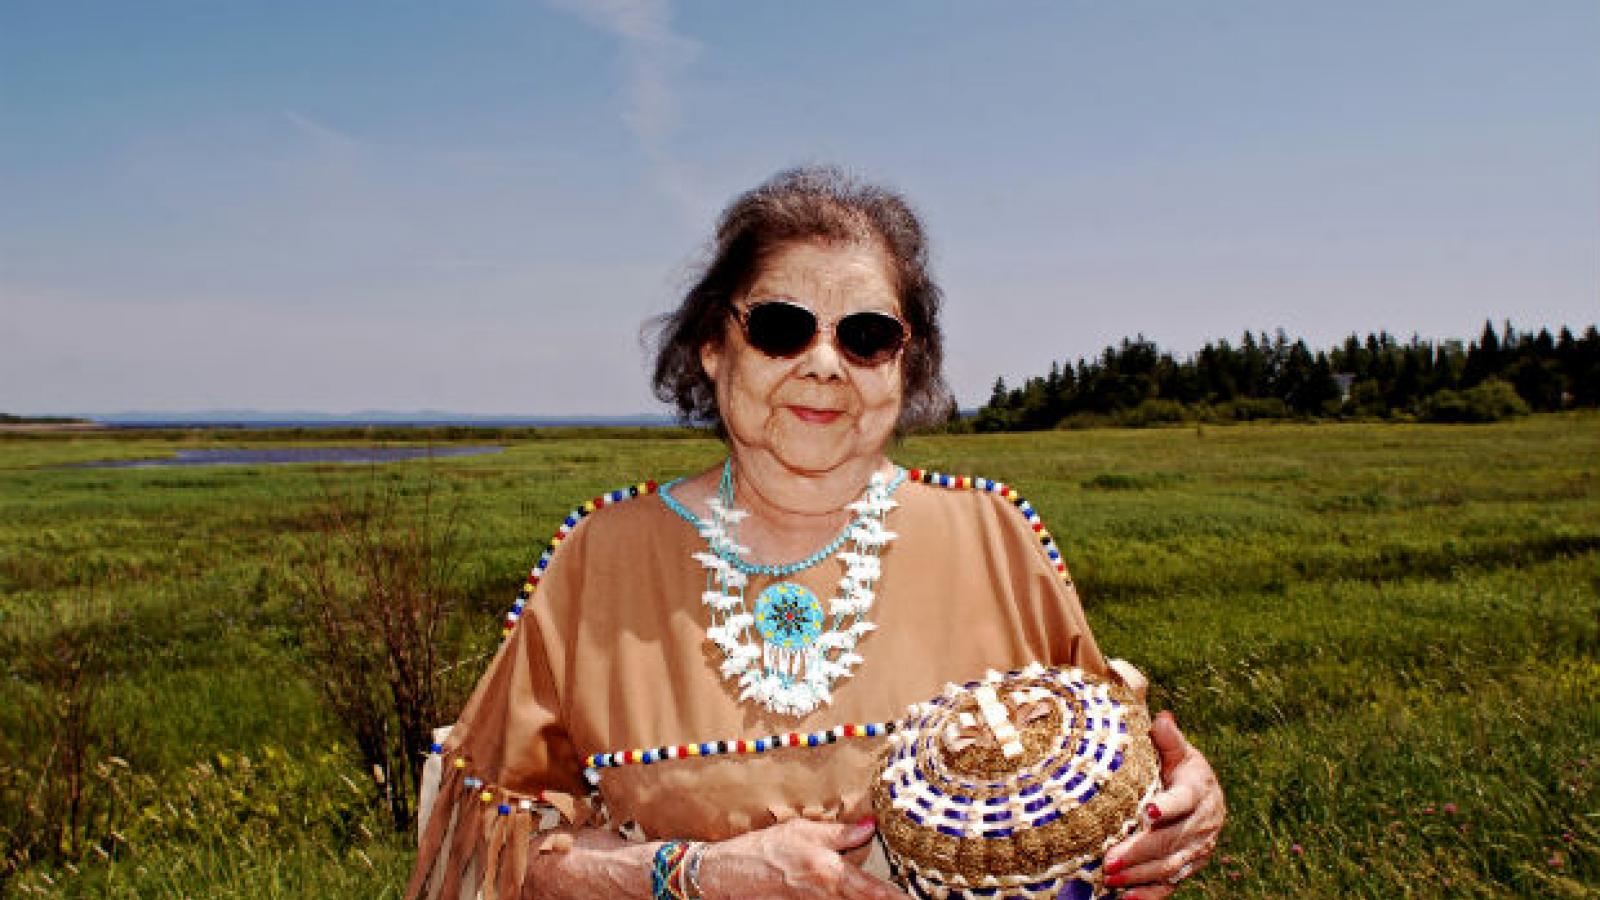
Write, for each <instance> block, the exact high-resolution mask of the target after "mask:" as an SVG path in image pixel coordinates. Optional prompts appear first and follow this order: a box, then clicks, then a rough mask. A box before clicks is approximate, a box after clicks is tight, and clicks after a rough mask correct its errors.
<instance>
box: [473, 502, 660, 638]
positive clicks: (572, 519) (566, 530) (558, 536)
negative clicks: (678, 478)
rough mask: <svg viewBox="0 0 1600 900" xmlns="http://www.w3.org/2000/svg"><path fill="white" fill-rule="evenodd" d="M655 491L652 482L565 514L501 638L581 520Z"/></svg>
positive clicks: (508, 617) (514, 623) (509, 614)
mask: <svg viewBox="0 0 1600 900" xmlns="http://www.w3.org/2000/svg"><path fill="white" fill-rule="evenodd" d="M658 490H660V486H659V485H657V484H656V483H655V481H654V480H650V481H641V482H639V483H638V484H634V485H629V486H628V487H625V488H618V489H617V490H614V491H609V492H607V493H604V494H601V495H600V496H598V497H595V498H594V499H593V500H586V501H584V502H583V503H582V504H580V505H578V506H575V507H573V509H572V512H570V513H567V517H566V519H564V520H562V522H561V525H560V527H558V528H556V533H555V534H554V535H552V536H551V537H550V545H549V546H548V547H546V548H545V551H544V552H543V553H541V554H539V558H538V559H537V560H535V561H534V564H533V568H532V569H531V570H529V572H528V580H527V581H524V582H523V583H522V589H521V590H519V591H517V599H516V602H514V603H512V604H511V609H510V611H509V612H507V613H506V618H505V623H504V625H503V626H502V627H501V629H500V634H501V636H502V637H509V636H510V635H511V629H513V628H515V627H517V620H519V619H521V618H522V611H523V610H524V609H525V608H527V605H528V601H529V600H531V599H532V598H533V594H534V591H537V590H538V589H539V582H540V581H541V580H542V579H543V578H544V572H545V570H546V569H548V568H550V560H551V558H553V557H554V556H555V554H556V548H557V547H560V546H561V542H562V541H564V540H566V539H567V535H569V534H571V533H572V529H574V528H577V527H578V523H579V522H581V521H583V519H584V517H586V516H588V515H589V514H591V513H593V512H594V511H595V510H597V509H599V508H601V507H602V506H612V505H614V504H617V503H622V502H624V501H626V500H632V499H633V498H635V497H641V496H648V495H650V494H654V493H655V492H656V491H658Z"/></svg>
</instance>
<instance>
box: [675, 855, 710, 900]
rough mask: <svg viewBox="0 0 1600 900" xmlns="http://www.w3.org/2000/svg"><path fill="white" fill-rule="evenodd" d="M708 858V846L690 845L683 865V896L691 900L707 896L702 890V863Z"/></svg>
mask: <svg viewBox="0 0 1600 900" xmlns="http://www.w3.org/2000/svg"><path fill="white" fill-rule="evenodd" d="M705 858H706V845H705V844H702V843H699V842H696V843H693V844H690V845H689V850H688V852H687V853H685V854H684V863H683V883H682V884H681V885H680V886H681V887H682V888H683V895H684V896H685V897H689V898H691V900H700V898H702V897H704V896H705V894H704V893H703V892H702V891H701V890H700V861H701V860H703V859H705Z"/></svg>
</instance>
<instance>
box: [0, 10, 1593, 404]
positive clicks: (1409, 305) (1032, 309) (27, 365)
mask: <svg viewBox="0 0 1600 900" xmlns="http://www.w3.org/2000/svg"><path fill="white" fill-rule="evenodd" d="M1596 47H1600V4H1596V3H1594V2H1592V0H1574V2H1561V0H1548V2H1538V3H1526V2H1510V0H1507V2H1474V0H1437V2H1429V3H1423V2H1406V3H1392V2H1384V3H1378V2H1348V3H1340V4H1325V3H1315V4H1313V3H1302V2H1224V0H1218V2H1207V3H1188V2H1177V0H1171V2H1163V3H1150V2H1119V3H1087V2H1072V3H1068V2H1061V3H1005V4H977V3H909V2H902V3H866V4H863V3H808V4H769V3H731V2H730V3H698V4H687V3H681V4H675V3H671V2H666V0H656V2H652V0H605V2H584V0H559V2H547V3H542V2H534V0H523V2H484V3H465V2H464V3H459V4H424V3H393V2H385V3H363V2H344V3H321V2H319V3H299V2H272V3H267V2H256V3H215V2H201V0H196V2H187V3H168V2H146V3H139V4H128V3H112V2H103V3H87V2H84V3H61V2H27V0H10V2H7V3H5V4H4V5H3V6H0V410H5V411H11V412H32V413H41V412H50V411H94V412H106V411H115V410H126V409H147V410H169V411H179V410H192V409H206V408H218V407H228V408H241V407H254V408H260V409H267V410H273V409H278V410H287V409H315V410H324V411H331V412H341V411H351V410H361V409H380V408H381V409H421V408H433V409H447V410H453V411H459V412H483V413H488V412H498V413H520V414H548V415H561V414H582V413H598V414H623V413H634V412H654V411H659V410H660V409H661V407H660V406H659V405H658V404H656V402H655V401H654V400H653V399H652V398H651V396H650V392H649V389H648V386H647V384H646V369H647V363H646V361H645V358H644V354H643V352H642V350H641V348H640V326H641V324H642V323H643V322H644V321H645V320H646V319H648V318H649V317H650V316H652V315H654V314H657V313H660V312H662V311H664V310H666V309H667V308H669V307H670V306H671V305H672V304H673V303H674V302H675V299H676V297H677V295H678V293H679V292H680V291H681V289H682V287H683V285H684V282H685V279H686V278H687V277H688V275H689V273H690V272H691V271H692V269H693V266H694V265H695V263H696V261H697V260H698V259H700V254H701V251H702V248H703V246H704V243H705V241H706V239H707V237H708V235H709V231H710V227H711V223H712V220H713V218H714V216H715V214H716V211H717V210H718V209H719V208H720V207H721V206H722V205H723V204H724V203H726V202H727V201H728V200H729V199H730V198H731V197H732V196H733V195H734V194H736V193H738V192H739V191H741V190H743V189H745V188H747V187H749V186H751V185H753V184H755V183H756V182H758V181H760V180H761V179H763V178H765V177H766V176H767V175H770V174H771V173H772V172H774V171H776V170H778V169H781V168H784V167H787V166H790V165H794V164H797V163H805V162H834V163H839V164H843V165H845V166H848V167H850V168H852V169H854V170H856V171H858V172H860V173H862V174H864V175H866V176H868V177H871V178H874V179H878V180H882V181H884V182H887V183H889V184H891V185H894V186H896V187H898V188H900V189H902V190H903V191H905V192H906V193H907V194H908V195H909V196H910V197H911V199H912V200H913V202H914V203H916V205H917V206H918V207H919V209H920V210H921V211H922V212H923V214H924V216H925V218H926V220H927V223H928V225H929V228H930V231H931V233H932V236H933V240H934V252H935V265H936V270H937V272H938V274H939V277H940V279H941V281H942V283H943V284H944V286H945V288H946V292H947V295H948V306H947V310H946V326H947V331H948V346H949V375H950V378H951V381H952V384H953V385H954V386H955V388H956V390H957V393H958V396H959V399H960V400H961V401H962V402H963V403H964V404H974V403H977V402H980V401H981V400H982V399H983V398H984V397H985V396H987V393H988V389H989V386H990V384H991V383H992V382H993V380H994V378H995V377H996V376H997V375H1003V376H1005V377H1007V378H1008V380H1015V379H1017V378H1019V377H1021V376H1024V375H1028V374H1038V373H1041V372H1043V371H1044V370H1045V369H1046V368H1047V367H1048V366H1049V364H1050V362H1051V361H1052V360H1057V359H1070V358H1075V357H1078V356H1081V355H1093V354H1095V353H1096V352H1098V351H1099V349H1100V348H1101V347H1103V346H1104V345H1106V344H1107V343H1111V342H1114V341H1116V340H1119V339H1120V338H1122V337H1123V336H1127V335H1133V334H1136V333H1143V334H1144V335H1146V336H1148V337H1150V338H1152V339H1154V340H1156V341H1157V342H1158V343H1160V344H1161V345H1162V346H1163V347H1165V348H1167V349H1171V350H1174V351H1177V352H1180V353H1187V352H1191V351H1193V350H1196V349H1198V348H1199V346H1200V345H1201V344H1202V343H1203V342H1204V341H1205V340H1207V339H1211V338H1215V337H1224V336H1225V337H1237V335H1238V334H1239V333H1240V332H1241V331H1242V330H1244V329H1252V330H1261V329H1268V330H1270V329H1273V328H1277V327H1283V328H1285V329H1287V330H1288V331H1289V332H1290V333H1291V334H1296V335H1304V336H1306V337H1307V338H1308V339H1310V340H1311V341H1312V342H1313V343H1316V344H1327V343H1331V342H1333V341H1335V340H1338V339H1339V338H1341V337H1342V336H1343V335H1345V334H1346V333H1348V332H1351V331H1360V332H1366V331H1368V330H1376V329H1388V330H1389V331H1391V332H1394V333H1397V334H1399V335H1402V336H1409V335H1410V334H1412V333H1413V332H1415V333H1419V334H1421V335H1422V336H1424V337H1429V338H1437V337H1463V336H1471V335H1475V334H1476V333H1477V331H1478V329H1479V328H1480V327H1481V325H1482V322H1483V321H1484V319H1485V318H1493V319H1495V320H1497V321H1498V320H1500V319H1503V318H1507V317H1509V318H1510V319H1511V320H1512V321H1513V322H1514V323H1515V324H1518V325H1520V326H1538V325H1544V324H1550V325H1559V324H1570V325H1574V326H1583V325H1587V324H1590V323H1593V322H1595V321H1597V320H1600V313H1597V310H1600V53H1597V52H1596V51H1595V48H1596Z"/></svg>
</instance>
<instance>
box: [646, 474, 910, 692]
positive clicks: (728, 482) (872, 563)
mask: <svg viewBox="0 0 1600 900" xmlns="http://www.w3.org/2000/svg"><path fill="white" fill-rule="evenodd" d="M904 480H905V470H904V469H899V470H897V471H896V473H895V475H894V477H893V478H892V479H890V478H885V477H884V476H883V475H882V474H881V473H874V474H873V476H872V479H871V481H870V482H869V483H868V485H867V490H866V494H865V496H863V497H862V499H860V500H857V501H856V502H854V503H851V504H850V505H849V507H848V508H849V509H850V510H851V511H852V512H854V513H855V517H854V518H853V519H852V520H851V522H850V523H849V524H848V525H846V526H845V528H844V530H842V531H841V532H839V535H838V536H837V537H835V538H834V539H833V540H832V541H830V542H829V543H828V545H827V546H825V547H823V548H822V549H821V550H818V551H817V552H816V553H813V554H811V555H810V556H808V557H806V558H805V559H802V560H799V561H796V562H792V563H787V564H784V565H761V564H756V563H751V562H748V561H746V560H745V559H744V557H743V554H745V553H748V552H749V548H747V547H742V546H740V545H739V542H738V523H739V520H741V519H743V518H744V517H745V516H746V515H748V514H747V513H745V512H743V511H741V510H739V509H737V508H735V507H734V505H733V461H732V460H729V461H728V462H727V463H725V464H724V465H723V469H722V482H721V485H720V486H719V489H718V492H717V493H718V496H717V497H715V498H712V499H711V500H710V501H708V502H707V506H708V507H709V508H710V510H711V517H710V520H709V521H705V522H702V521H700V520H699V519H697V518H696V517H695V516H694V515H693V514H692V513H690V512H689V511H688V510H687V509H685V508H684V507H683V506H682V504H680V503H678V502H677V500H676V499H674V498H673V497H672V493H671V490H670V489H671V487H672V485H667V486H666V487H665V488H663V489H662V491H661V498H662V500H663V501H665V502H666V504H667V506H668V507H670V508H671V509H672V510H673V511H674V512H676V513H678V515H680V516H682V517H683V518H685V519H687V520H689V521H690V522H691V523H693V524H694V525H695V526H696V527H697V528H698V530H699V532H700V535H701V537H704V538H705V539H706V544H707V550H706V551H705V552H700V553H696V554H694V558H695V560H696V561H697V562H699V563H700V564H701V566H703V567H704V568H705V570H706V588H705V591H704V592H702V593H701V595H700V598H701V601H702V602H703V603H704V604H705V605H706V606H707V608H708V609H709V611H710V615H711V624H710V625H709V626H708V627H707V628H706V639H707V640H708V641H710V642H711V643H713V644H715V645H716V646H717V648H718V649H719V650H721V651H722V657H723V661H722V665H721V672H722V675H723V677H724V678H736V679H738V684H739V687H740V688H741V691H740V694H739V699H740V700H741V701H744V700H754V701H755V702H756V703H759V704H760V705H761V706H763V707H765V708H767V709H769V710H771V711H773V712H775V713H782V714H784V715H791V716H804V715H806V714H807V713H809V712H811V711H812V710H814V709H816V708H817V707H818V706H822V705H826V704H829V703H832V702H833V685H834V683H835V682H837V681H838V680H839V679H841V678H845V677H848V676H849V675H850V674H851V673H852V668H853V667H854V666H856V665H859V664H860V663H861V662H862V661H863V660H862V657H861V655H860V654H858V653H856V652H855V648H856V643H857V642H858V641H859V640H860V639H861V638H862V637H863V636H865V635H866V634H867V633H868V632H871V631H873V630H874V629H875V628H876V627H877V626H875V625H873V623H872V622H871V621H869V620H868V619H867V618H866V614H867V612H868V611H869V610H871V608H872V603H873V600H874V599H875V594H874V592H873V585H874V584H875V583H876V582H877V580H878V577H879V576H880V574H881V573H882V569H881V566H880V562H879V559H878V557H879V554H881V553H882V552H883V548H884V546H885V545H887V544H888V543H889V541H891V540H893V539H894V537H895V534H894V532H891V531H888V530H886V529H885V528H884V527H883V519H884V516H885V515H886V514H887V513H888V512H889V510H891V509H893V508H894V507H895V506H897V505H899V504H897V503H896V502H895V501H894V500H893V499H892V498H891V497H890V494H892V493H893V492H894V489H895V488H896V487H898V486H899V485H900V483H901V482H902V481H904ZM846 542H849V544H850V549H848V550H842V549H841V548H843V547H844V545H845V544H846ZM835 555H837V556H838V558H839V561H840V562H841V563H843V564H844V569H845V572H844V577H843V578H841V579H840V580H839V594H838V596H836V597H833V598H831V599H829V600H828V601H827V602H826V604H824V601H823V600H822V599H821V598H819V597H818V596H817V595H816V594H815V593H814V592H812V591H811V590H810V589H809V588H807V587H805V586H804V585H800V584H796V583H794V582H792V581H778V582H775V583H773V584H771V585H768V586H767V587H766V588H765V589H763V590H762V591H761V592H760V593H759V594H758V595H757V596H756V599H755V603H754V605H753V606H752V605H751V604H749V603H747V602H746V599H745V587H746V586H747V585H748V584H749V580H750V577H751V576H752V575H766V576H769V577H775V578H783V577H784V576H788V575H792V574H794V573H796V572H800V571H803V570H805V569H809V568H811V567H812V566H815V565H817V564H819V563H821V562H822V561H823V560H825V559H827V558H828V557H830V556H835Z"/></svg>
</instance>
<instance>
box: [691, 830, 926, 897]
mask: <svg viewBox="0 0 1600 900" xmlns="http://www.w3.org/2000/svg"><path fill="white" fill-rule="evenodd" d="M873 828H874V826H873V823H872V820H871V819H864V820H862V821H861V822H858V823H856V824H855V825H841V824H838V823H836V822H812V821H809V820H806V819H792V820H790V821H788V822H784V823H782V824H781V825H773V826H771V827H769V828H763V829H761V830H759V831H752V832H749V833H748V834H742V835H739V836H738V837H736V838H730V839H729V840H726V841H721V842H718V843H715V844H710V845H707V847H706V848H705V850H704V851H703V852H704V856H702V857H701V860H700V889H701V893H702V894H703V896H705V898H706V900H736V898H745V897H773V898H780V900H781V898H789V897H796V898H798V897H811V898H815V897H830V898H831V897H842V898H848V900H906V895H905V894H903V893H901V892H900V891H899V890H897V889H896V888H895V887H894V886H893V885H891V884H889V883H888V882H886V881H882V880H880V879H878V878H874V877H873V876H871V875H868V874H867V873H866V872H863V871H861V869H860V868H859V867H857V866H854V865H851V864H850V863H848V862H846V861H845V860H844V859H843V858H842V857H841V856H840V855H839V854H840V853H842V852H843V851H846V850H853V849H855V848H857V847H860V846H862V845H863V844H865V843H867V842H868V841H870V840H872V833H873Z"/></svg>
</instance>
